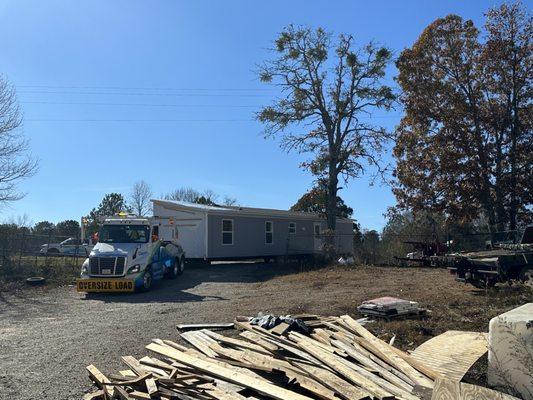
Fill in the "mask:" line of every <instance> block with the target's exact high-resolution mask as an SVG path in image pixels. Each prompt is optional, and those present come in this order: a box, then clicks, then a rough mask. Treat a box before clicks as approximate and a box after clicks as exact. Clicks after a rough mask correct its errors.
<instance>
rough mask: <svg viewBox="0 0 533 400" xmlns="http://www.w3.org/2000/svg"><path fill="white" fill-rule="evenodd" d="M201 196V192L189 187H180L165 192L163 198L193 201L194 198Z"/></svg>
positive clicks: (194, 200)
mask: <svg viewBox="0 0 533 400" xmlns="http://www.w3.org/2000/svg"><path fill="white" fill-rule="evenodd" d="M200 196H201V193H200V192H199V191H198V190H196V189H193V188H191V187H181V188H178V189H176V190H174V191H173V192H170V193H167V194H166V195H165V196H164V198H165V199H166V200H175V201H185V202H187V203H195V202H196V199H197V198H198V197H200Z"/></svg>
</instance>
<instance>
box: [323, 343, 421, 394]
mask: <svg viewBox="0 0 533 400" xmlns="http://www.w3.org/2000/svg"><path fill="white" fill-rule="evenodd" d="M332 343H333V344H334V345H335V346H339V347H340V348H342V349H344V351H345V352H346V353H347V354H348V355H349V356H350V357H351V358H353V359H354V360H356V361H358V362H359V363H360V364H361V365H363V366H365V367H367V368H370V369H372V370H374V371H376V372H377V373H378V374H379V375H381V376H382V377H383V378H384V379H386V380H387V381H389V382H390V383H392V384H394V385H396V386H397V387H399V388H401V389H403V390H405V391H407V392H409V393H411V392H412V390H413V386H411V385H409V384H408V383H407V382H405V381H404V380H402V379H400V378H399V377H397V376H396V375H394V374H393V373H391V372H389V371H387V370H386V369H385V368H383V367H382V366H381V365H379V364H377V363H375V362H374V361H372V360H371V359H370V358H368V357H366V356H364V355H363V354H361V353H359V352H358V351H357V350H356V349H355V348H353V347H350V346H349V345H347V344H345V343H343V342H341V341H340V340H333V341H332Z"/></svg>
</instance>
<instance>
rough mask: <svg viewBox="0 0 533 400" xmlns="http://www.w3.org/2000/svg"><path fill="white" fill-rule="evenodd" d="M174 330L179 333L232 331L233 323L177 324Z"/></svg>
mask: <svg viewBox="0 0 533 400" xmlns="http://www.w3.org/2000/svg"><path fill="white" fill-rule="evenodd" d="M176 328H177V329H178V330H179V331H189V330H196V329H221V330H223V329H233V322H229V323H221V324H217V323H215V324H178V325H176Z"/></svg>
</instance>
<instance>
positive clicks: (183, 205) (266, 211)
mask: <svg viewBox="0 0 533 400" xmlns="http://www.w3.org/2000/svg"><path fill="white" fill-rule="evenodd" d="M151 201H152V202H153V203H154V205H155V204H158V205H161V206H163V207H165V208H168V209H174V210H185V211H200V212H205V213H208V214H224V215H228V214H239V215H250V216H252V215H253V216H264V217H281V218H298V219H302V218H303V219H315V220H316V219H324V217H323V216H322V215H320V214H317V213H309V212H298V211H287V210H275V209H271V208H253V207H238V206H210V205H205V204H196V203H187V202H184V201H176V200H160V199H153V200H151ZM339 220H346V221H351V220H350V219H349V218H339Z"/></svg>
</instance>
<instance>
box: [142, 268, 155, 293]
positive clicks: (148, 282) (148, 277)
mask: <svg viewBox="0 0 533 400" xmlns="http://www.w3.org/2000/svg"><path fill="white" fill-rule="evenodd" d="M152 283H153V277H152V271H150V270H146V271H145V272H144V275H143V285H142V286H141V291H143V292H147V291H149V290H150V289H151V288H152Z"/></svg>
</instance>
